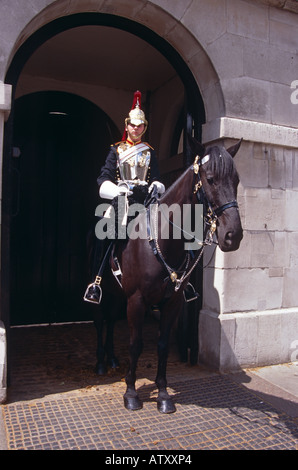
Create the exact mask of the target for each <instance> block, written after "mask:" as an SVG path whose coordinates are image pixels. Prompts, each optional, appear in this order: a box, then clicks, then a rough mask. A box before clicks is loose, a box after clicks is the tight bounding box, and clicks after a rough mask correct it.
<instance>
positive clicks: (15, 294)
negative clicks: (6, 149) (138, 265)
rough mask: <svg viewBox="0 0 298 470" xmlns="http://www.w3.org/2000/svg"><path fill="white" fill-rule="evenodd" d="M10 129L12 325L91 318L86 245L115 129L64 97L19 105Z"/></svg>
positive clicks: (93, 110) (49, 95) (33, 97)
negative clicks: (85, 296) (85, 297)
mask: <svg viewBox="0 0 298 470" xmlns="http://www.w3.org/2000/svg"><path fill="white" fill-rule="evenodd" d="M13 129H14V135H13V145H14V150H13V157H12V175H13V203H12V205H13V214H12V220H11V272H12V278H11V317H10V320H11V325H19V324H32V323H53V322H68V321H81V320H90V319H91V318H92V310H90V308H92V306H91V307H90V305H89V304H86V303H85V302H84V301H83V300H82V298H83V294H84V290H85V288H86V284H87V283H88V282H90V277H89V275H88V262H87V250H86V240H87V234H88V231H89V230H93V229H94V225H95V217H94V212H95V208H96V205H97V204H98V202H99V198H98V189H97V183H96V178H97V176H98V174H99V171H100V168H101V166H102V164H103V163H104V160H105V156H106V154H107V151H108V148H109V145H110V144H111V143H112V142H113V141H116V140H119V139H120V134H119V131H118V130H117V129H116V127H115V125H114V124H113V123H112V122H111V120H110V119H109V118H108V116H107V115H106V114H105V113H104V112H103V111H101V110H100V109H99V108H98V107H96V106H95V105H94V104H92V103H91V102H89V101H87V100H85V99H83V98H80V97H78V96H76V95H72V94H68V93H62V92H40V93H34V94H30V95H27V96H24V97H22V98H19V99H17V100H16V103H15V108H14V123H13Z"/></svg>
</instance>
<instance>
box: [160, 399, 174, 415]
mask: <svg viewBox="0 0 298 470" xmlns="http://www.w3.org/2000/svg"><path fill="white" fill-rule="evenodd" d="M157 409H158V411H160V413H175V411H176V407H175V405H174V403H173V402H172V400H171V399H170V398H169V399H167V400H157Z"/></svg>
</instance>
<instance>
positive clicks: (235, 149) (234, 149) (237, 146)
mask: <svg viewBox="0 0 298 470" xmlns="http://www.w3.org/2000/svg"><path fill="white" fill-rule="evenodd" d="M242 140H243V139H240V140H239V142H237V144H235V145H233V146H232V147H230V148H228V149H227V152H229V154H230V155H231V157H233V158H234V157H235V155H236V153H237V152H238V150H239V149H240V145H241V143H242Z"/></svg>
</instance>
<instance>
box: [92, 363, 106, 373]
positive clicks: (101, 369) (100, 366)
mask: <svg viewBox="0 0 298 470" xmlns="http://www.w3.org/2000/svg"><path fill="white" fill-rule="evenodd" d="M95 373H96V374H97V375H106V373H107V368H106V366H105V365H104V364H101V363H98V364H96V366H95Z"/></svg>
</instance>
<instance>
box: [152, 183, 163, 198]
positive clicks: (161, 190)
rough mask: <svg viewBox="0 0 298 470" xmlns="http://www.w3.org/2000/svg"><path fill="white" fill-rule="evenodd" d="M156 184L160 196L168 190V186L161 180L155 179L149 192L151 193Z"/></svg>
mask: <svg viewBox="0 0 298 470" xmlns="http://www.w3.org/2000/svg"><path fill="white" fill-rule="evenodd" d="M154 186H155V187H156V189H157V192H158V195H159V196H161V195H162V194H163V193H164V192H165V190H166V188H165V187H164V185H163V184H162V183H161V182H160V181H153V183H152V184H151V185H150V187H149V193H151V191H152V190H153V188H154Z"/></svg>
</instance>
